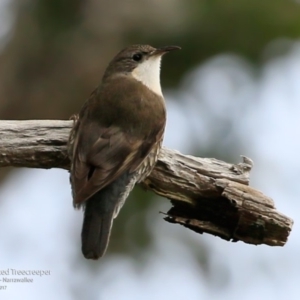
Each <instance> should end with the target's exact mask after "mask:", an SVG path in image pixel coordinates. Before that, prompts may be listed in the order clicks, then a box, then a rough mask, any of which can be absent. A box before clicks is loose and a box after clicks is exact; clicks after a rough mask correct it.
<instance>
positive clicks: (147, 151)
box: [69, 45, 180, 259]
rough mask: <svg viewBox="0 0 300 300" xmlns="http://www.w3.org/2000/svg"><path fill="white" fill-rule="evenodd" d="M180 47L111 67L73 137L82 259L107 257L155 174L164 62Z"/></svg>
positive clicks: (128, 53)
mask: <svg viewBox="0 0 300 300" xmlns="http://www.w3.org/2000/svg"><path fill="white" fill-rule="evenodd" d="M176 49H180V48H179V47H177V46H167V47H162V48H157V49H156V48H153V47H151V46H148V45H133V46H130V47H128V48H126V49H124V50H122V51H121V52H120V53H119V54H117V55H116V57H115V58H114V59H113V60H112V61H111V63H110V64H109V65H108V67H107V69H106V71H105V73H104V76H103V78H102V83H101V84H100V85H99V87H98V88H96V90H95V91H94V92H93V93H92V94H91V96H90V97H89V99H88V100H87V101H86V102H85V104H84V105H83V107H82V109H81V111H80V113H79V116H78V118H77V121H76V122H75V125H74V128H73V129H72V131H71V134H70V142H69V145H70V146H69V151H70V156H71V176H70V179H71V185H72V193H73V203H74V206H75V207H76V208H79V207H84V221H83V227H82V233H81V238H82V253H83V255H84V256H85V257H86V258H90V259H98V258H99V257H101V256H103V255H104V253H105V251H106V248H107V245H108V241H109V236H110V232H111V227H112V223H113V219H114V218H116V216H117V215H118V213H119V211H120V209H121V207H122V206H123V204H124V202H125V200H126V198H127V197H128V194H129V193H130V192H131V190H132V189H133V187H134V185H135V184H136V183H137V182H140V181H142V180H144V179H145V178H146V177H147V176H148V175H149V174H150V173H151V171H152V169H153V167H154V166H155V163H156V161H157V157H158V154H159V151H160V148H161V144H162V140H163V135H164V129H165V124H166V108H165V101H164V97H163V94H162V91H161V85H160V63H161V57H162V56H163V55H164V54H165V53H167V52H169V51H172V50H176Z"/></svg>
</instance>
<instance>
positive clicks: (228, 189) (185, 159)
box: [0, 120, 293, 246]
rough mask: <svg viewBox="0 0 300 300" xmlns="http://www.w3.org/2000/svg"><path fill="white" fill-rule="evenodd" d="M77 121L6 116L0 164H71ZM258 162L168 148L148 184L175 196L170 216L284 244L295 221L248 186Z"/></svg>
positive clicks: (0, 124) (0, 126) (237, 236)
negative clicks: (69, 148)
mask: <svg viewBox="0 0 300 300" xmlns="http://www.w3.org/2000/svg"><path fill="white" fill-rule="evenodd" d="M71 127H72V121H57V120H34V121H0V167H6V166H14V167H30V168H64V169H68V168H69V164H70V161H69V158H68V155H67V140H68V136H69V133H70V129H71ZM251 167H252V161H251V160H250V159H248V158H246V157H243V162H242V163H240V164H238V165H233V164H228V163H225V162H222V161H220V160H217V159H213V158H199V157H193V156H188V155H182V154H180V153H179V152H177V151H173V150H169V149H166V148H164V149H162V151H161V153H160V157H159V161H158V162H157V165H156V167H155V169H154V170H153V172H152V173H151V175H150V176H149V177H148V178H147V179H146V180H145V181H144V182H143V183H142V185H143V187H145V188H148V189H150V190H152V191H154V192H155V193H157V194H159V195H161V196H164V197H166V198H168V199H170V200H171V202H172V204H173V207H172V208H171V209H170V210H169V212H168V213H167V214H166V218H165V220H166V221H168V222H171V223H178V224H182V225H184V226H185V227H187V228H190V229H192V230H194V231H196V232H199V233H203V232H206V233H210V234H213V235H216V236H219V237H221V238H223V239H226V240H231V241H238V240H241V241H244V242H246V243H250V244H255V245H257V244H267V245H271V246H283V245H284V244H285V243H286V241H287V238H288V235H289V233H290V231H291V229H292V225H293V221H292V220H291V219H290V218H288V217H286V216H284V215H283V214H281V213H280V212H278V211H276V209H275V207H274V202H273V200H272V199H271V198H269V197H267V196H265V195H263V194H262V193H261V192H259V191H257V190H255V189H253V188H251V187H249V186H248V184H249V173H250V171H251Z"/></svg>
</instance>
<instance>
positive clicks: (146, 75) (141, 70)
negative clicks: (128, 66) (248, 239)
mask: <svg viewBox="0 0 300 300" xmlns="http://www.w3.org/2000/svg"><path fill="white" fill-rule="evenodd" d="M160 62H161V56H159V55H155V56H151V57H149V58H148V59H146V60H145V61H143V62H142V63H141V64H139V65H138V66H137V67H136V68H135V69H134V70H133V72H132V76H133V77H134V78H135V79H137V80H139V81H141V82H142V83H143V84H144V85H146V86H147V87H148V88H149V89H150V90H151V91H153V92H154V93H156V94H158V95H160V96H162V90H161V86H160Z"/></svg>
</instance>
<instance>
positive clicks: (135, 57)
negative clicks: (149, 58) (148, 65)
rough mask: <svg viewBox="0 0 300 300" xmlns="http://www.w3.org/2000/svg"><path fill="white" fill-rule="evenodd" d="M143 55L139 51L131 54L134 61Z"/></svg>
mask: <svg viewBox="0 0 300 300" xmlns="http://www.w3.org/2000/svg"><path fill="white" fill-rule="evenodd" d="M142 57H143V55H142V54H141V53H136V54H134V55H133V56H132V59H133V60H135V61H140V60H141V59H142Z"/></svg>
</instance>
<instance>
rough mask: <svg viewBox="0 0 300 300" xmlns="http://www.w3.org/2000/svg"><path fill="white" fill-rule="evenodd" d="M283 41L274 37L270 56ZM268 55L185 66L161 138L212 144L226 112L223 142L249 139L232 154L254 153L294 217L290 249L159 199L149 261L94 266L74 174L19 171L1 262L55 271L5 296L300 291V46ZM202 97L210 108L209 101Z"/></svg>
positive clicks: (249, 295)
mask: <svg viewBox="0 0 300 300" xmlns="http://www.w3.org/2000/svg"><path fill="white" fill-rule="evenodd" d="M277 46H278V45H277V44H276V43H273V44H270V45H269V46H268V47H267V48H266V49H265V51H266V53H272V51H275V50H274V48H276V47H277ZM268 57H269V58H268V59H266V60H265V61H264V64H263V66H262V67H261V68H260V69H259V70H257V69H255V68H254V67H253V66H252V65H251V64H250V63H249V62H247V61H245V60H244V59H243V58H241V57H239V56H236V55H232V54H222V55H218V56H216V57H213V58H211V59H210V60H208V61H206V62H205V63H204V64H202V65H199V66H197V67H196V68H195V69H194V70H192V71H191V72H190V73H189V74H186V75H184V76H183V79H182V82H181V84H180V85H179V86H178V89H174V90H169V91H165V95H166V99H167V107H168V123H167V128H166V134H165V141H164V145H165V146H167V147H169V148H173V149H178V150H180V151H181V152H183V153H186V154H189V153H191V152H192V151H193V149H194V147H195V146H199V145H202V149H205V145H207V146H209V145H211V144H210V143H213V140H214V137H215V136H219V135H222V133H223V132H224V127H223V126H221V125H219V124H223V123H220V122H219V121H218V120H222V121H224V122H225V123H224V124H227V121H228V122H230V123H231V126H229V127H228V128H229V129H230V130H229V129H228V131H226V135H225V137H224V138H223V139H222V143H221V145H223V147H224V151H227V150H226V149H227V147H228V149H229V148H230V149H231V148H232V147H229V146H231V145H232V143H233V145H235V143H236V144H240V142H242V146H238V147H237V149H236V150H235V151H234V153H233V155H232V156H233V157H235V159H236V160H235V161H231V162H232V163H238V162H240V158H239V155H247V156H249V157H251V158H252V159H253V160H254V168H253V171H252V172H251V181H250V184H251V186H253V187H255V188H257V189H259V190H261V191H262V192H263V193H264V194H266V195H268V196H270V197H271V198H273V200H274V201H275V205H276V207H277V209H278V210H279V211H280V212H282V213H284V214H286V215H287V216H289V217H291V218H293V219H294V222H295V224H294V226H293V230H292V232H291V235H290V238H289V240H288V242H287V244H286V245H285V246H284V247H269V246H252V245H247V244H244V243H241V242H239V243H229V242H226V241H223V240H221V239H219V238H216V237H213V236H209V235H198V234H196V233H193V232H190V231H188V230H187V229H184V228H183V227H181V226H178V225H171V224H168V223H166V222H164V221H163V220H162V217H161V215H159V214H158V210H157V207H155V208H153V210H154V211H157V214H156V219H157V220H156V222H153V225H152V226H153V232H154V234H156V235H157V239H156V241H155V244H154V245H153V247H152V248H151V249H150V250H149V256H148V258H147V259H146V262H145V267H144V268H143V269H142V270H139V271H137V269H136V267H135V264H134V261H133V260H134V258H132V259H128V257H123V256H114V257H111V256H110V257H108V258H107V259H105V258H104V259H102V260H100V261H99V262H97V264H98V263H99V264H100V265H101V272H95V270H94V271H93V270H91V269H90V268H88V266H90V264H91V263H93V262H89V261H86V260H84V259H83V258H79V259H78V257H79V256H78V251H80V248H79V246H78V245H79V237H80V228H81V224H82V212H80V211H75V210H73V208H72V204H71V203H72V200H71V193H70V186H69V179H68V173H67V172H66V171H64V170H57V169H53V170H35V169H32V170H30V169H22V170H17V171H13V172H12V173H11V175H10V176H9V177H8V178H7V179H6V180H5V181H4V182H3V183H2V185H1V186H0V228H1V229H2V230H0V241H1V247H0V270H7V269H20V270H35V269H37V270H50V272H51V275H47V276H46V275H45V276H42V277H38V276H34V277H33V279H34V282H32V283H9V284H7V289H6V290H5V291H3V290H2V291H1V290H0V295H1V296H0V299H5V300H6V299H32V300H34V299H45V300H48V299H62V300H69V299H91V300H94V299H95V300H96V299H97V300H98V299H122V300H127V299H130V300H135V299H136V300H138V299H145V300H148V299H149V300H150V299H158V300H159V299H164V300H168V299H172V300H176V299H190V300H194V299H195V300H196V299H202V300H204V299H225V300H226V299H231V300H234V299H246V300H247V299H253V298H255V299H273V300H277V299H278V300H280V299H289V300H293V299H295V300H296V299H300V285H299V278H300V259H299V249H300V228H299V225H298V223H299V222H298V221H299V219H300V204H299V203H300V202H299V199H298V198H299V195H300V185H299V184H298V178H299V173H300V160H299V159H298V157H299V153H300V139H299V138H298V137H299V130H300V118H299V111H300V84H299V78H300V43H299V42H294V43H293V44H292V46H291V47H290V48H289V49H288V50H287V51H286V52H284V53H283V54H281V55H279V56H278V55H274V56H272V55H269V56H268ZM174 99H181V100H182V101H181V102H176V101H172V100H174ZM200 100H201V101H200ZM205 106H207V107H210V109H211V111H212V113H211V114H210V115H207V113H205V111H204V110H201V108H203V107H205ZM190 128H193V130H190ZM225 129H226V130H227V127H226V128H225ZM236 139H239V142H237V141H236ZM208 148H209V147H208ZM220 152H222V149H220ZM220 156H221V154H220ZM216 158H220V159H221V158H222V157H216ZM162 207H164V208H167V207H168V203H167V201H164V203H163V204H162ZM165 210H167V209H165ZM186 236H188V237H189V239H192V240H193V241H194V245H195V247H197V245H199V246H200V243H201V245H202V243H203V241H204V242H205V244H206V245H207V247H208V248H209V251H210V255H211V259H210V260H209V262H208V268H209V270H210V271H209V275H208V277H207V275H206V274H204V273H203V272H202V271H201V270H200V269H199V265H198V263H197V261H196V258H195V256H193V255H192V252H191V251H190V250H189V249H188V247H189V246H188V245H187V243H185V237H186ZM0 278H1V276H0ZM1 285H4V283H2V282H0V286H1Z"/></svg>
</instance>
